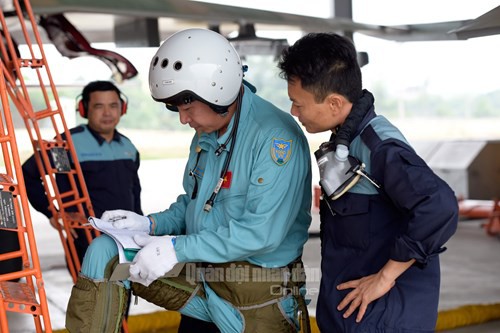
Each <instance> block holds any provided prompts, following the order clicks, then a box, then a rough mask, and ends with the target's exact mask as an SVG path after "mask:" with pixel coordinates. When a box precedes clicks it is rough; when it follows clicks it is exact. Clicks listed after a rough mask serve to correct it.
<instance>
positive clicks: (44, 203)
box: [23, 81, 142, 263]
mask: <svg viewBox="0 0 500 333" xmlns="http://www.w3.org/2000/svg"><path fill="white" fill-rule="evenodd" d="M76 111H77V112H78V113H79V114H80V116H82V117H83V118H86V119H87V120H88V122H87V124H86V125H79V126H77V127H75V128H72V129H70V133H71V138H72V139H73V144H74V146H75V150H76V154H77V156H78V161H79V162H80V166H81V169H82V173H83V177H84V179H85V185H86V186H87V189H88V192H89V196H90V201H91V203H92V207H93V208H94V213H95V215H96V216H101V215H102V213H104V212H105V211H106V210H110V209H127V210H131V211H134V212H136V213H137V214H142V209H141V184H140V181H139V175H138V170H139V164H140V158H139V152H138V150H137V149H136V147H135V146H134V144H133V143H132V142H131V141H130V139H128V138H127V137H126V136H124V135H123V134H121V133H120V132H118V131H117V130H116V126H117V125H118V123H119V122H120V118H121V116H122V115H124V114H125V113H126V111H127V99H126V97H125V95H123V94H122V93H121V91H120V90H119V89H118V88H117V87H116V86H115V85H114V84H113V83H111V82H109V81H93V82H90V83H88V84H87V85H86V86H85V87H84V88H83V90H82V94H81V96H79V98H78V102H77V108H76ZM23 175H24V179H25V183H26V191H27V193H28V199H29V201H30V203H31V205H32V206H33V207H34V208H35V209H36V210H37V211H39V212H41V213H43V214H44V215H45V216H47V218H49V219H50V223H51V224H52V225H53V226H54V227H56V223H59V222H57V221H56V220H55V219H54V218H53V217H52V213H51V212H50V210H49V203H48V200H47V196H46V194H45V189H44V187H43V184H42V180H41V177H40V173H39V171H38V168H37V165H36V162H35V157H34V156H31V157H30V158H29V159H28V160H26V162H24V164H23ZM57 183H58V187H59V189H61V190H62V191H65V189H68V188H70V185H69V183H68V177H67V176H66V175H65V174H58V175H57ZM75 231H76V232H77V236H78V238H76V239H75V248H76V250H77V253H78V257H79V259H80V263H81V262H82V260H83V256H84V255H85V251H86V250H87V247H88V241H87V238H86V237H85V233H84V232H83V230H82V229H76V230H75Z"/></svg>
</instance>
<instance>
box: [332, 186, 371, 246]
mask: <svg viewBox="0 0 500 333" xmlns="http://www.w3.org/2000/svg"><path fill="white" fill-rule="evenodd" d="M330 205H331V207H332V209H333V211H334V212H336V215H335V216H334V218H333V220H332V222H333V223H332V225H331V227H332V233H333V235H332V236H333V239H334V242H335V244H336V245H338V246H342V247H350V248H355V249H366V248H367V247H368V246H369V244H370V215H369V205H370V201H369V199H368V197H367V196H364V195H355V196H353V195H351V196H345V197H343V198H340V199H338V200H335V201H330Z"/></svg>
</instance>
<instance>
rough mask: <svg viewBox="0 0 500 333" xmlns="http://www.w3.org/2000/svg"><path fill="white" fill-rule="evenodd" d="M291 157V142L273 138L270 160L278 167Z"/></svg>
mask: <svg viewBox="0 0 500 333" xmlns="http://www.w3.org/2000/svg"><path fill="white" fill-rule="evenodd" d="M290 156H292V140H283V139H277V138H273V142H272V145H271V158H272V159H273V161H274V162H275V163H276V164H278V165H284V164H286V162H288V160H289V159H290Z"/></svg>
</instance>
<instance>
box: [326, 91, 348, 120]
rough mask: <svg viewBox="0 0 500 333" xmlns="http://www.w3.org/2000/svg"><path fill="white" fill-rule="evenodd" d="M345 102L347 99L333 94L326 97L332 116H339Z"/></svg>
mask: <svg viewBox="0 0 500 333" xmlns="http://www.w3.org/2000/svg"><path fill="white" fill-rule="evenodd" d="M344 101H345V99H344V98H343V97H342V96H341V95H339V94H335V93H331V94H330V95H328V96H326V102H327V103H328V107H329V109H330V112H331V113H332V115H338V114H339V113H340V112H341V111H342V109H343V107H344Z"/></svg>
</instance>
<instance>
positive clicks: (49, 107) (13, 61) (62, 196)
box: [0, 0, 128, 333]
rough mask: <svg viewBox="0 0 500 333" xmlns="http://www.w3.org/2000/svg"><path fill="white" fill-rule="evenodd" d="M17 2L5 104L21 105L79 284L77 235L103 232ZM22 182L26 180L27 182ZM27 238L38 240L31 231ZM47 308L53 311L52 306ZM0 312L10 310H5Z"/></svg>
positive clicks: (2, 46)
mask: <svg viewBox="0 0 500 333" xmlns="http://www.w3.org/2000/svg"><path fill="white" fill-rule="evenodd" d="M12 2H13V8H14V9H13V12H10V13H7V14H8V16H9V20H10V21H9V24H12V19H15V18H17V20H18V21H17V24H18V26H19V27H20V28H21V30H22V32H23V36H24V40H23V41H21V42H20V41H15V40H14V39H13V38H12V36H11V34H10V33H9V29H8V26H7V20H6V15H5V14H6V13H4V12H2V14H1V15H0V23H1V32H2V36H1V37H2V38H3V40H2V41H0V51H1V54H0V57H1V60H2V68H3V75H2V76H3V81H4V86H5V88H3V89H2V92H3V93H2V94H3V95H2V103H3V102H4V100H7V97H10V101H11V102H12V103H13V104H14V105H15V107H16V108H17V110H18V112H19V114H20V115H21V117H22V118H23V120H24V123H25V126H26V129H27V132H28V134H29V138H30V141H31V143H32V146H33V150H34V156H35V161H36V164H37V167H38V170H39V172H40V175H42V179H43V185H44V188H45V193H46V195H47V199H48V202H49V207H48V208H49V209H50V211H51V212H52V215H53V217H54V218H56V219H57V220H58V221H59V223H58V232H59V236H60V239H61V242H62V245H63V249H64V253H65V256H66V262H67V265H68V268H69V271H70V274H71V276H72V279H73V281H74V282H76V279H77V277H78V272H79V271H80V267H81V263H80V261H79V259H78V254H77V251H76V247H75V244H74V236H73V231H75V229H81V230H83V231H84V234H85V237H86V238H87V240H88V242H89V243H90V242H91V241H92V239H93V238H94V237H96V236H98V235H99V232H98V231H96V230H94V229H93V228H92V227H90V226H88V225H87V217H88V216H94V210H93V208H92V204H91V201H90V197H89V194H88V190H87V187H86V184H85V179H84V177H83V173H82V170H81V168H80V164H79V162H78V157H77V154H76V151H75V148H74V145H73V141H72V138H71V134H70V132H69V129H68V127H67V125H66V121H65V119H64V114H63V109H62V107H61V104H60V102H59V98H58V94H57V90H56V87H55V85H54V83H53V80H52V76H51V74H50V70H49V67H48V64H47V60H46V57H45V52H44V50H43V43H42V39H41V36H40V34H39V32H38V26H37V21H36V19H35V16H34V14H33V10H32V8H31V4H30V2H29V1H28V0H13V1H12ZM20 44H23V45H26V47H27V51H26V54H21V52H20V50H19V48H18V45H20ZM25 77H29V78H31V81H30V82H29V86H30V89H28V84H27V83H26V82H25ZM5 92H6V93H5ZM6 94H8V96H7V95H6ZM4 95H5V96H4ZM37 97H38V104H40V97H41V100H42V101H43V106H42V107H40V108H37V109H36V110H35V108H34V107H33V103H32V100H35V98H37ZM7 105H8V102H7ZM16 152H17V150H16ZM16 170H17V172H16V174H17V175H21V173H22V170H21V169H19V170H18V169H16ZM57 177H68V180H69V184H70V188H69V189H64V191H62V190H61V189H59V187H58V185H57ZM20 178H21V179H22V177H20ZM21 197H22V198H23V200H24V201H23V202H26V198H27V196H26V193H25V189H24V183H23V193H22V194H21ZM25 204H26V203H25ZM26 207H28V206H26ZM23 212H24V209H23ZM30 225H31V222H30ZM27 233H28V234H29V235H30V237H31V238H33V231H32V228H31V227H30V231H28V232H27ZM33 242H34V239H33ZM32 245H33V246H32ZM30 249H35V250H36V247H35V245H34V243H33V244H31V243H30ZM20 253H22V254H23V255H25V253H26V248H21V250H20ZM2 256H3V257H0V258H9V259H10V256H9V254H3V255H2ZM35 257H36V262H37V268H36V270H37V272H38V274H40V267H39V264H38V256H37V255H36V256H35ZM12 274H13V275H9V277H8V278H9V279H10V278H12V277H16V276H18V274H21V273H12ZM40 278H41V276H40ZM8 285H10V283H8ZM37 286H38V285H37ZM42 286H43V284H42ZM42 291H43V289H42ZM16 295H17V294H16ZM40 302H41V303H43V304H46V296H45V294H44V293H43V292H42V293H40ZM41 308H42V309H45V310H47V308H46V306H45V307H41ZM0 310H6V309H5V308H0ZM7 310H8V309H7ZM3 313H4V311H0V319H2V320H1V321H2V325H7V323H6V320H4V319H5V318H4V317H2V314H3ZM47 318H48V314H47ZM4 323H5V324H4ZM36 325H37V332H42V331H41V330H40V325H39V324H38V323H36ZM4 331H5V328H4V327H3V326H2V331H0V333H5V332H8V331H5V332H4ZM122 331H123V332H128V325H127V322H126V320H124V321H123V329H122ZM45 332H50V323H49V322H47V323H46V325H45Z"/></svg>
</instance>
